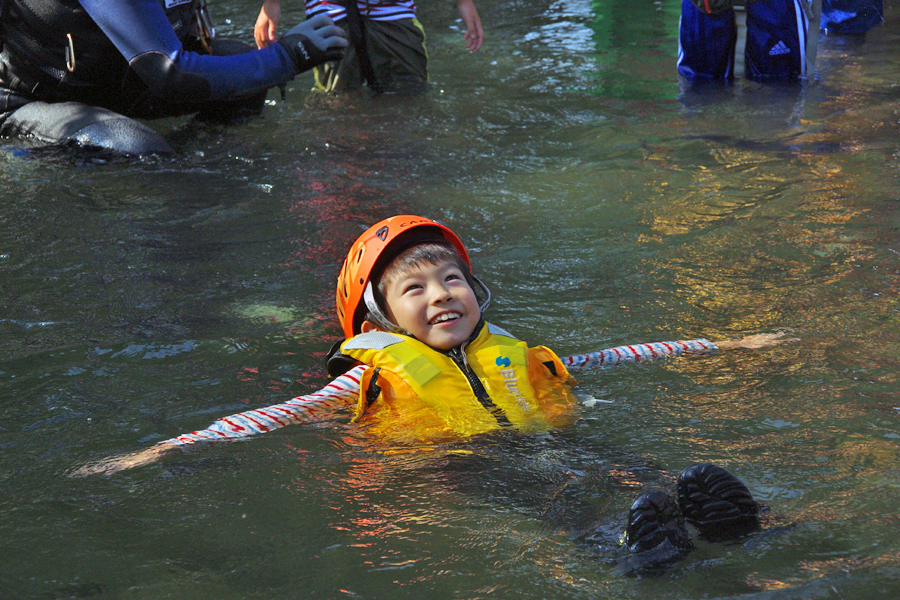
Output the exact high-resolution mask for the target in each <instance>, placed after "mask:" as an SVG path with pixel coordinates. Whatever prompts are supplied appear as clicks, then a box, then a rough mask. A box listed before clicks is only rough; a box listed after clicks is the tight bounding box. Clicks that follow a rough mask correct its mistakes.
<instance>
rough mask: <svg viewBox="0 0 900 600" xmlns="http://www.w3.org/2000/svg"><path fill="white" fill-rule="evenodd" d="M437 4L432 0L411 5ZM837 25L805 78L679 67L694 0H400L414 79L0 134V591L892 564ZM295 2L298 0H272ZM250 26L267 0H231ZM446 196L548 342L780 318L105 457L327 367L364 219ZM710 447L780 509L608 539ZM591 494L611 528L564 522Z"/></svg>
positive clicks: (889, 25)
mask: <svg viewBox="0 0 900 600" xmlns="http://www.w3.org/2000/svg"><path fill="white" fill-rule="evenodd" d="M423 4H424V3H423ZM886 4H887V6H886V13H887V22H886V23H885V25H884V26H882V27H880V28H878V29H876V30H873V31H871V32H870V33H869V34H868V35H867V36H865V37H864V38H837V37H832V38H825V39H823V40H822V45H821V47H820V50H819V63H818V79H817V81H815V82H814V83H813V84H811V85H808V86H803V87H801V86H762V85H757V84H752V83H747V82H744V81H738V82H737V83H736V84H735V85H734V86H730V87H727V88H723V89H718V90H703V91H700V92H698V91H696V90H690V89H687V88H684V87H682V85H680V84H679V82H678V80H677V77H676V75H675V68H674V57H675V52H676V46H677V42H676V39H675V34H676V28H677V20H678V3H676V2H673V1H671V0H665V1H662V2H647V1H645V0H641V1H640V2H637V3H632V4H627V3H624V4H623V3H612V2H606V1H603V2H601V1H599V0H595V2H593V3H591V2H587V1H580V2H579V1H575V2H554V3H549V2H538V3H531V2H525V1H522V0H519V1H509V0H481V1H480V2H478V7H479V10H480V12H481V16H482V19H483V21H484V24H485V29H486V31H487V36H488V37H487V41H486V44H485V48H484V49H483V51H482V52H480V53H477V54H473V55H468V54H467V53H466V52H465V50H464V47H463V45H462V42H461V31H460V29H459V27H460V25H459V23H458V22H457V21H456V16H455V14H454V13H455V8H454V6H453V4H452V3H449V4H447V3H445V4H441V5H434V4H429V5H428V6H423V7H420V17H421V20H422V22H423V23H424V25H425V27H426V29H427V30H428V33H429V38H428V40H429V42H428V43H429V51H430V57H431V70H432V89H431V91H430V93H429V94H428V95H427V96H426V97H424V98H397V97H388V98H379V99H376V100H371V99H368V98H365V97H351V98H343V99H340V100H337V101H333V102H322V101H321V100H316V99H314V98H312V99H311V98H308V97H307V93H306V91H305V90H307V89H308V88H309V86H310V80H309V79H308V78H298V80H297V81H295V82H294V83H293V84H292V85H291V86H289V88H288V92H287V100H286V101H284V102H282V101H281V100H280V98H279V97H278V95H277V94H275V93H272V94H270V100H271V101H272V102H271V103H270V106H268V107H267V110H266V113H265V117H264V118H262V119H258V120H255V121H253V122H250V123H246V124H243V125H241V126H238V127H232V128H218V127H211V126H206V125H201V124H196V123H192V122H190V121H186V120H171V121H164V122H158V123H154V124H153V126H154V127H157V128H158V129H159V130H160V131H163V132H164V133H165V134H166V135H167V137H168V138H169V139H170V140H171V141H172V143H173V144H174V145H175V146H176V147H177V148H178V155H177V156H176V157H175V158H174V159H154V160H146V161H143V162H137V163H121V162H105V163H104V162H100V161H96V160H88V161H85V160H83V159H71V158H66V157H49V158H46V159H43V158H42V159H38V158H34V157H28V156H27V155H23V154H22V152H20V148H19V147H18V145H17V144H16V143H14V142H11V141H8V140H7V141H4V142H3V144H2V149H0V163H2V166H0V183H2V186H3V190H4V193H3V201H2V203H0V223H2V228H0V309H2V310H0V598H3V599H6V598H10V599H20V598H22V599H30V598H34V599H44V598H123V599H138V598H154V599H156V598H168V597H190V598H217V599H218V598H241V599H244V598H267V599H271V598H317V599H318V598H335V599H342V598H347V599H357V598H366V599H377V598H436V599H441V598H448V599H475V598H609V599H613V598H616V599H619V598H685V599H686V598H732V597H738V596H740V597H748V598H840V599H847V598H866V599H869V598H894V597H896V596H897V594H898V593H900V546H898V542H897V539H898V537H900V519H898V514H897V510H896V507H897V505H898V499H900V473H898V467H900V460H898V444H900V414H898V411H900V380H898V366H900V352H898V350H897V348H898V347H900V344H898V342H900V308H898V302H897V296H898V290H900V237H898V228H900V208H898V207H900V205H898V195H900V185H898V168H900V141H898V140H900V136H898V133H900V131H898V130H900V120H898V109H900V91H898V87H897V86H898V74H900V68H898V58H897V53H896V47H897V43H898V41H900V39H898V38H900V35H898V25H900V21H898V17H897V14H896V12H895V10H896V2H893V1H890V0H889V1H888V2H887V3H886ZM299 8H300V7H299V6H294V7H288V6H287V5H286V6H285V9H286V10H285V12H286V17H285V19H290V18H291V15H295V16H296V15H298V14H299ZM214 9H215V14H216V15H217V17H218V19H217V20H218V22H219V32H220V34H226V35H233V36H239V37H244V38H245V39H248V38H249V32H250V27H251V24H252V21H253V19H254V18H255V15H256V12H257V11H258V7H257V4H256V3H254V2H248V1H243V0H231V1H228V2H218V3H216V6H215V7H214ZM398 212H411V213H418V214H423V215H428V216H431V217H434V218H437V219H439V220H441V221H442V222H444V223H446V224H447V225H449V226H450V227H451V228H453V229H454V230H455V231H457V232H458V233H459V234H460V235H461V236H462V237H463V239H464V240H466V242H467V244H468V245H469V248H470V251H471V254H472V255H473V259H474V263H475V266H476V270H477V272H478V273H479V274H480V275H481V276H482V278H483V279H485V280H486V281H487V282H488V283H489V285H490V286H491V288H492V290H493V292H494V299H495V300H494V303H493V306H492V308H491V311H490V314H489V317H490V319H491V320H492V321H494V322H497V323H499V324H502V325H503V326H504V327H505V328H507V329H509V330H510V331H511V332H513V333H514V334H516V335H518V336H519V337H521V338H523V339H525V340H527V341H529V342H532V343H545V344H547V345H549V346H551V347H552V348H554V349H555V350H557V351H558V353H560V354H561V355H565V354H573V353H578V352H583V351H589V350H595V349H601V348H606V347H610V346H614V345H618V344H622V343H629V342H642V341H655V340H671V339H679V338H681V339H683V338H693V337H700V336H705V337H708V338H712V339H724V338H733V337H738V336H741V335H744V334H749V333H757V332H760V331H773V330H777V329H781V328H789V329H791V330H792V334H793V335H794V336H795V337H797V338H799V339H800V341H799V342H796V343H793V344H790V345H784V346H779V347H776V348H773V349H768V350H763V351H754V352H751V351H735V352H731V353H723V354H720V355H717V356H713V357H708V358H699V359H698V358H694V359H681V360H675V361H670V362H665V363H661V364H651V365H637V366H635V365H631V366H624V367H618V368H615V369H611V370H607V371H599V372H591V373H582V374H579V380H580V382H581V385H580V386H579V390H580V392H581V393H582V394H584V395H585V396H590V397H593V398H596V399H599V400H604V401H606V402H601V403H597V404H595V405H594V406H592V407H591V408H586V409H585V410H584V413H583V418H582V419H581V420H580V421H579V422H578V423H577V424H576V425H575V426H574V427H572V428H571V429H569V430H565V431H560V432H556V433H555V434H554V435H552V436H545V437H540V438H520V439H507V440H497V443H496V444H494V445H491V444H481V445H478V446H476V447H473V448H472V450H473V451H474V454H472V455H468V456H467V455H455V454H454V455H446V454H442V453H440V452H435V453H426V454H422V455H393V456H384V455H378V454H373V453H370V452H366V450H365V448H360V447H359V446H358V445H357V444H355V443H353V441H352V439H353V429H352V426H350V425H348V424H347V423H346V421H345V420H339V421H337V422H332V423H325V424H320V425H316V426H294V427H290V428H287V429H284V430H280V431H277V432H274V433H270V434H267V435H264V436H260V437H258V438H255V439H251V440H249V441H247V442H244V443H235V444H225V445H218V446H215V447H202V448H196V449H194V450H192V451H190V452H188V453H185V454H179V455H176V456H174V457H171V458H169V459H166V460H165V461H163V462H162V463H160V464H157V465H153V466H148V467H143V468H140V469H136V470H133V471H127V472H123V473H119V474H116V475H114V476H112V477H94V478H87V479H72V478H69V477H67V473H69V472H70V471H72V470H73V469H75V468H77V467H78V466H80V465H82V464H84V463H85V462H87V461H90V460H95V459H98V458H101V457H103V456H108V455H111V454H115V453H119V452H126V451H131V450H136V449H140V448H143V447H146V446H149V445H151V444H153V443H155V442H156V441H159V440H162V439H166V438H168V437H171V436H174V435H177V434H179V433H183V432H186V431H191V430H195V429H199V428H202V427H205V426H206V425H208V424H209V423H211V422H212V421H213V420H215V419H216V418H218V417H220V416H224V415H227V414H231V413H233V412H237V411H240V410H244V409H246V408H250V407H256V406H263V405H267V404H271V403H275V402H280V401H283V400H285V399H287V398H290V397H292V396H296V395H301V394H304V393H307V392H309V391H312V390H315V389H318V388H319V387H321V386H322V385H323V384H324V383H326V382H327V380H328V378H327V376H326V374H325V373H324V369H323V368H322V359H323V356H324V354H325V352H326V351H327V350H328V348H329V347H330V345H331V344H332V343H333V342H334V341H336V340H337V339H338V337H339V335H340V330H339V328H338V326H337V323H336V320H335V319H334V317H333V310H334V309H333V285H334V279H335V276H336V273H337V270H338V268H339V263H340V262H341V261H342V260H343V255H344V252H345V250H346V248H347V246H348V245H349V243H350V242H351V241H352V240H353V239H354V237H355V236H356V235H357V234H358V233H359V231H360V230H361V229H360V228H361V227H364V226H366V225H368V224H371V223H373V222H375V221H376V220H378V219H380V218H383V217H385V216H388V215H390V214H394V213H398ZM697 461H714V462H718V463H721V464H723V465H725V466H726V467H728V468H729V469H730V470H732V471H734V472H735V473H737V474H738V475H739V476H740V477H741V478H742V479H744V480H745V481H746V482H747V484H748V486H749V487H750V489H751V491H752V492H753V493H754V495H755V496H756V497H757V498H758V499H759V500H760V501H761V502H762V503H764V504H766V505H768V506H769V507H770V508H771V512H770V513H769V515H768V517H767V522H766V526H765V529H764V531H763V532H761V533H759V534H756V535H753V536H750V537H749V538H747V539H744V540H742V541H740V542H739V543H732V544H721V543H708V542H703V541H698V542H697V547H696V549H695V550H694V551H693V552H692V553H691V554H690V555H689V556H688V557H686V558H685V559H683V560H682V561H680V562H678V563H677V564H675V565H673V566H672V567H670V568H669V569H667V570H665V571H664V572H662V573H660V574H658V575H657V576H655V577H644V578H633V577H626V576H624V575H623V572H622V571H623V569H622V565H621V564H620V563H619V562H617V558H619V557H620V554H619V553H618V551H617V550H616V548H615V539H616V536H617V535H618V533H619V532H621V530H622V528H623V526H624V522H625V517H626V514H627V510H628V507H629V506H630V504H631V502H632V501H633V499H634V498H635V497H637V495H639V494H640V493H641V492H642V491H645V490H646V489H650V488H653V487H664V488H665V487H670V486H671V482H672V479H673V477H674V474H677V472H678V471H679V470H680V469H681V468H683V467H685V466H687V465H689V464H691V463H692V462H697ZM593 528H599V531H600V535H599V536H598V538H597V539H598V542H597V544H596V545H594V546H586V545H584V544H579V543H578V542H577V541H576V540H573V538H574V537H577V534H578V533H580V532H582V531H583V530H585V529H593Z"/></svg>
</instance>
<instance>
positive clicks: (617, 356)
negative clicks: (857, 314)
mask: <svg viewBox="0 0 900 600" xmlns="http://www.w3.org/2000/svg"><path fill="white" fill-rule="evenodd" d="M785 335H787V334H786V333H785V332H783V331H779V332H778V333H760V334H756V335H751V336H747V337H745V338H742V339H740V340H726V341H723V342H712V341H710V340H707V339H702V338H701V339H697V340H687V341H678V342H653V343H650V344H629V345H627V346H618V347H616V348H609V349H608V350H600V351H599V352H588V353H587V354H577V355H574V356H564V357H562V358H560V360H561V361H562V363H563V364H564V365H566V368H569V369H598V368H601V367H614V366H616V365H621V364H624V363H631V362H647V361H651V360H658V359H660V358H668V357H672V356H681V355H682V354H693V355H695V356H702V355H704V354H711V353H713V352H715V351H717V350H730V349H734V348H748V349H751V350H758V349H760V348H765V347H766V346H773V345H775V344H780V343H782V342H787V341H791V340H789V339H786V338H785V337H784V336H785Z"/></svg>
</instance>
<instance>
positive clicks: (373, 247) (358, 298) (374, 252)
mask: <svg viewBox="0 0 900 600" xmlns="http://www.w3.org/2000/svg"><path fill="white" fill-rule="evenodd" d="M434 241H441V242H449V243H450V245H451V246H453V247H454V248H455V249H456V251H457V252H459V255H460V256H461V257H462V259H463V260H464V261H465V263H466V264H467V265H468V266H469V270H471V269H472V263H471V261H470V260H469V253H468V252H466V248H465V246H463V243H462V241H461V240H460V239H459V237H457V235H456V234H455V233H453V232H452V231H450V230H449V229H447V228H446V227H444V226H443V225H441V224H440V223H436V222H435V221H432V220H431V219H427V218H425V217H417V216H415V215H397V216H394V217H389V218H387V219H384V220H383V221H379V222H378V223H375V224H374V225H372V226H371V227H369V228H368V229H367V230H366V231H365V233H363V234H362V235H361V236H359V237H358V238H357V240H356V241H355V242H353V245H352V246H351V247H350V252H349V253H348V254H347V258H346V259H345V260H344V266H343V267H341V274H340V275H338V282H337V314H338V321H340V323H341V328H342V329H343V330H344V336H345V337H347V338H351V337H353V336H354V335H356V334H358V333H360V329H359V328H360V327H361V325H362V321H363V319H364V318H365V311H364V310H359V309H360V308H365V302H364V301H363V295H364V294H365V291H366V288H367V287H368V285H369V282H370V280H371V277H372V275H373V273H376V272H377V270H378V269H380V268H381V267H383V266H384V265H386V264H387V263H388V262H389V261H390V260H391V259H392V258H393V257H395V256H397V255H398V254H399V253H400V252H401V251H403V250H405V249H406V248H409V247H410V246H412V245H414V244H419V243H422V242H434ZM479 283H480V282H479Z"/></svg>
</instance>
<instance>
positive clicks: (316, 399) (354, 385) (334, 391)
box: [160, 365, 366, 446]
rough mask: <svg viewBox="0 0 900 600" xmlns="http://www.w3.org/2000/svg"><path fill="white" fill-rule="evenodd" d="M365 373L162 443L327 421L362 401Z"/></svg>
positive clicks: (351, 374) (350, 373)
mask: <svg viewBox="0 0 900 600" xmlns="http://www.w3.org/2000/svg"><path fill="white" fill-rule="evenodd" d="M365 370H366V366H365V365H359V366H356V367H354V368H352V369H351V370H349V371H347V372H346V373H345V374H343V375H341V376H340V377H338V378H336V379H334V380H333V381H332V382H331V383H329V384H328V385H326V386H325V387H324V388H322V389H321V390H319V391H318V392H315V393H313V394H309V395H306V396H299V397H297V398H294V399H292V400H288V401H287V402H284V403H282V404H274V405H272V406H267V407H265V408H257V409H255V410H249V411H246V412H242V413H237V414H234V415H231V416H228V417H223V418H221V419H219V420H218V421H216V422H215V423H213V424H212V425H210V426H209V427H207V428H206V429H203V430H200V431H192V432H191V433H185V434H182V435H179V436H178V437H174V438H172V439H169V440H165V441H164V442H160V443H161V444H170V445H174V446H181V445H185V444H193V443H195V442H202V441H206V442H213V441H220V440H229V439H237V438H244V437H249V436H251V435H256V434H259V433H266V432H267V431H272V430H274V429H280V428H282V427H285V426H287V425H291V424H294V423H314V422H316V421H324V420H327V419H329V418H331V417H332V416H333V415H334V413H335V412H337V411H339V410H342V409H345V408H349V407H350V406H353V405H354V404H355V403H356V400H357V398H359V382H360V378H361V377H362V374H363V372H364V371H365Z"/></svg>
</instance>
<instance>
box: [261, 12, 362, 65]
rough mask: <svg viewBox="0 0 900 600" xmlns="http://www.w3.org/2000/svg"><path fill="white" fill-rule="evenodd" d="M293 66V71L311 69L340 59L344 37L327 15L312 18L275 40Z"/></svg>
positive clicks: (345, 38) (344, 41)
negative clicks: (285, 51) (288, 55)
mask: <svg viewBox="0 0 900 600" xmlns="http://www.w3.org/2000/svg"><path fill="white" fill-rule="evenodd" d="M278 43H279V44H281V45H282V46H284V48H285V49H286V50H287V51H288V54H290V55H291V60H293V61H294V66H295V67H297V72H298V73H302V72H303V71H306V70H309V69H312V68H313V67H315V66H316V65H321V64H322V63H324V62H328V61H331V60H340V59H341V55H342V54H343V51H344V48H346V47H347V44H348V43H349V42H347V37H346V34H345V33H344V30H343V29H341V28H340V27H338V26H337V25H335V24H334V21H332V20H331V17H329V16H328V15H324V14H322V15H316V16H315V17H313V18H312V19H309V20H307V21H303V22H302V23H300V24H299V25H297V26H296V27H294V28H293V29H290V30H288V31H287V32H286V33H285V34H284V35H283V36H281V37H280V38H278Z"/></svg>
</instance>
